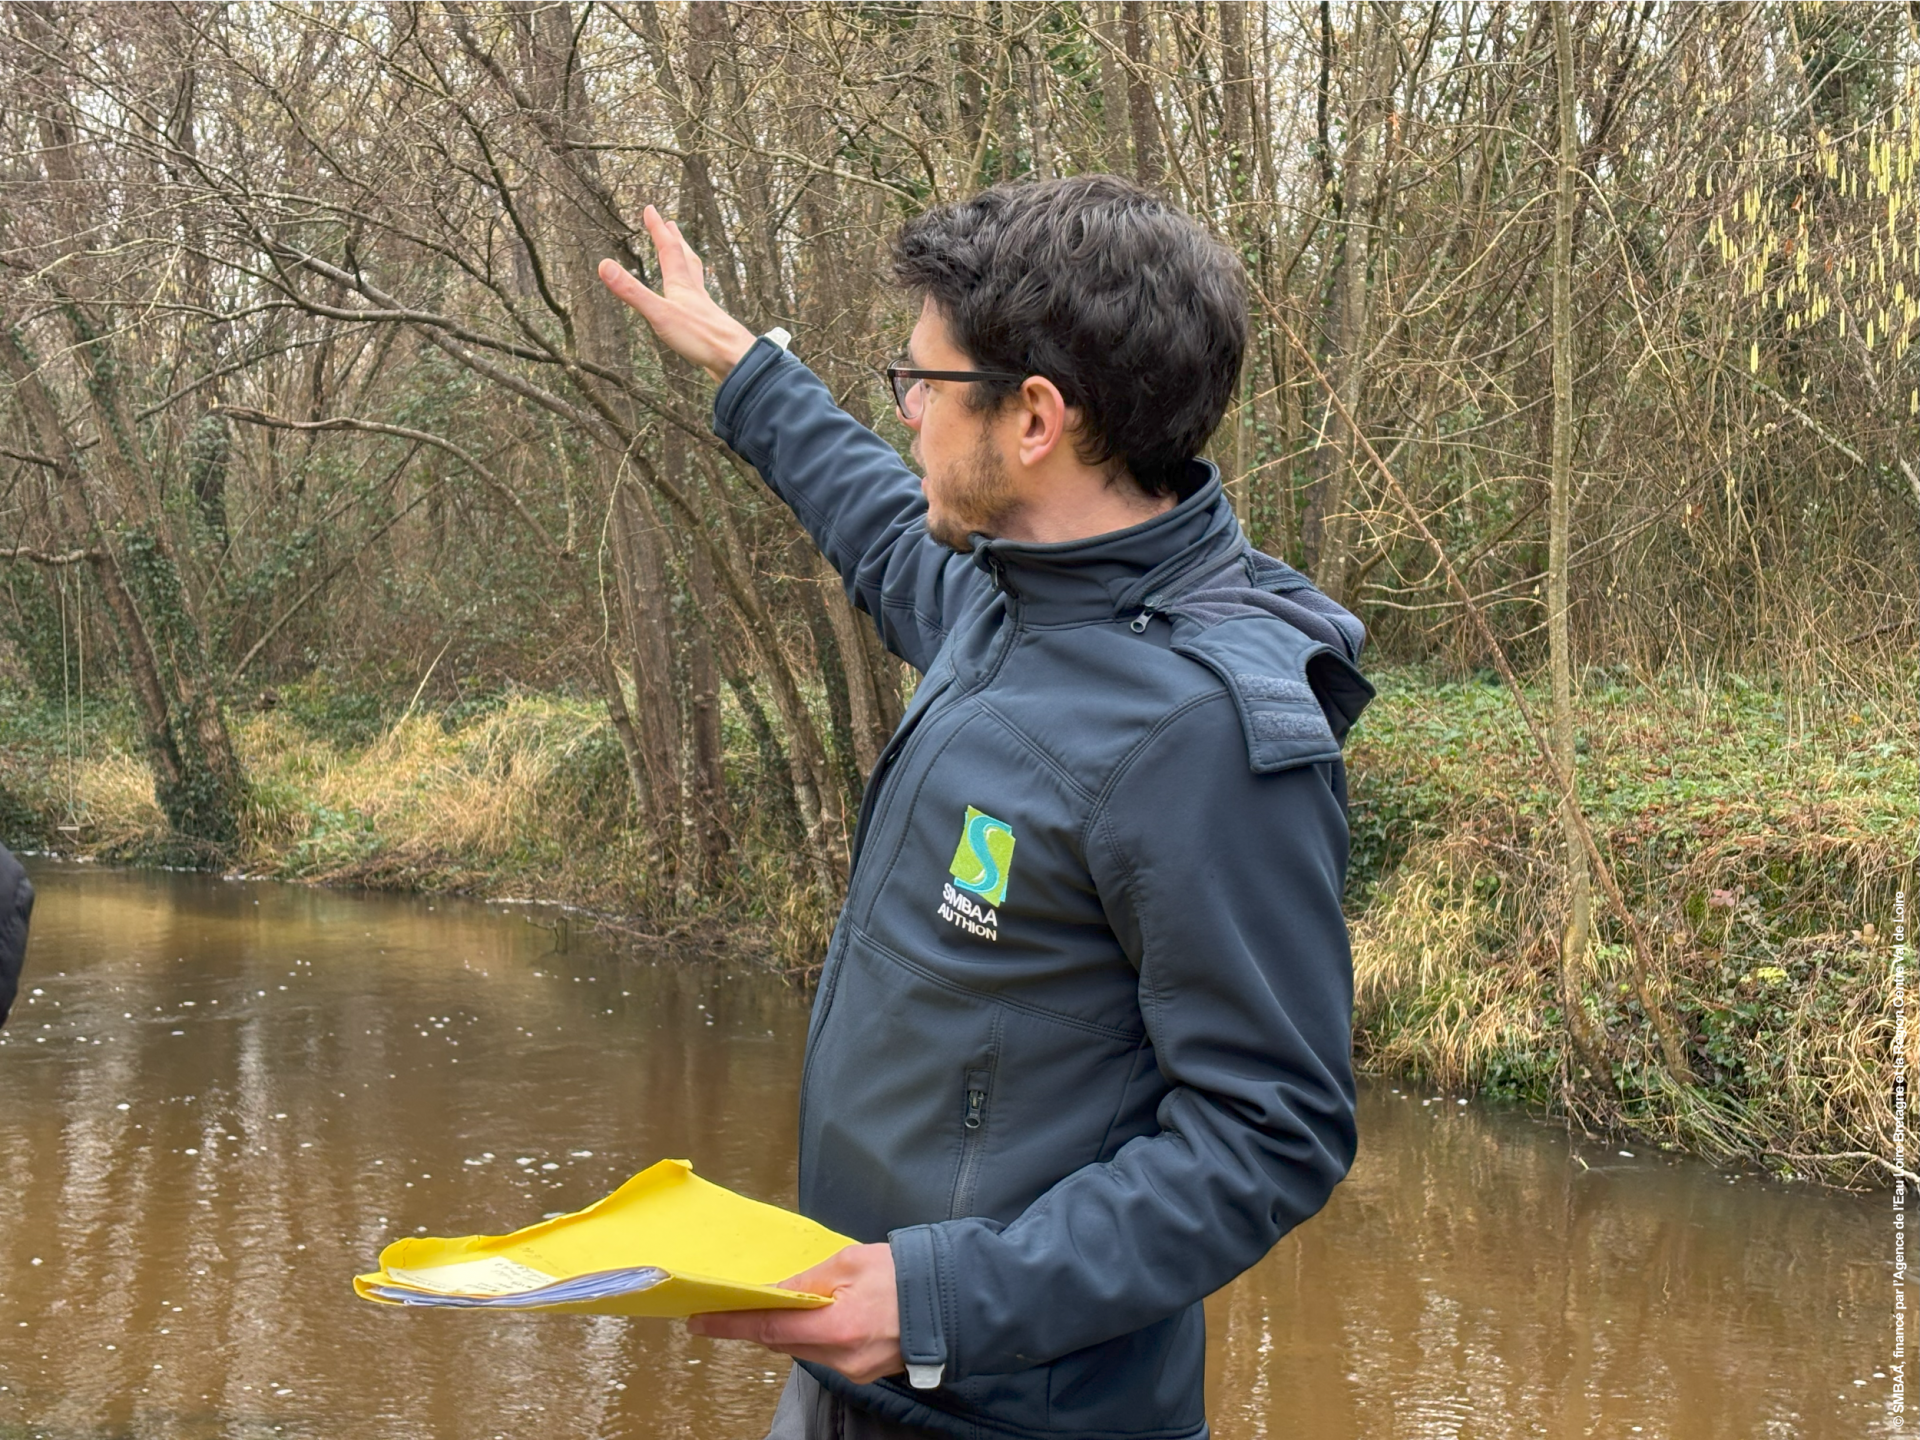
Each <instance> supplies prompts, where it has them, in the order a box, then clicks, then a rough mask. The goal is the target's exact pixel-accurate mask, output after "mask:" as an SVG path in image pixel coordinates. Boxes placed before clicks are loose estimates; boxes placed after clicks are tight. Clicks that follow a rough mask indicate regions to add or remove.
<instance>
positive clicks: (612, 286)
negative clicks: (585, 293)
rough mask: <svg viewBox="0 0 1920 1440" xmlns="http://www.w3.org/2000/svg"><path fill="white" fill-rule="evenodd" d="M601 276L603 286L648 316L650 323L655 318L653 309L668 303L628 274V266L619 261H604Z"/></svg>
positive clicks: (601, 265)
mask: <svg viewBox="0 0 1920 1440" xmlns="http://www.w3.org/2000/svg"><path fill="white" fill-rule="evenodd" d="M599 274H600V283H601V284H602V285H605V286H606V287H607V289H609V290H611V291H612V292H613V293H614V294H615V295H617V296H619V297H620V299H621V300H623V301H625V302H626V303H627V304H628V305H630V306H632V307H633V308H634V309H635V310H638V311H639V312H640V313H641V314H642V315H644V316H646V318H647V319H648V320H649V321H651V320H652V319H653V318H654V317H653V313H652V309H651V307H653V306H656V305H662V304H665V303H666V302H665V301H663V300H662V299H661V298H660V297H659V296H658V295H656V294H654V293H653V291H651V290H649V289H648V288H647V287H646V286H645V285H642V284H641V283H640V282H639V281H638V280H636V279H634V278H633V276H632V275H631V274H630V273H629V272H628V270H627V268H626V266H624V265H622V264H620V263H619V262H618V261H615V260H602V261H601V262H600V271H599Z"/></svg>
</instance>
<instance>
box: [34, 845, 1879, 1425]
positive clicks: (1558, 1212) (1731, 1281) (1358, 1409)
mask: <svg viewBox="0 0 1920 1440" xmlns="http://www.w3.org/2000/svg"><path fill="white" fill-rule="evenodd" d="M35 878H36V883H37V884H38V885H39V886H40V889H41V896H42V899H41V903H40V906H39V908H38V910H37V912H36V916H35V934H34V951H33V956H32V965H33V968H32V970H31V971H30V974H29V982H28V983H29V986H30V988H31V989H32V990H37V991H38V992H39V993H29V994H28V995H25V996H23V997H22V1003H21V1005H20V1006H19V1008H18V1009H17V1010H16V1012H15V1018H14V1020H13V1021H12V1022H11V1024H10V1025H9V1027H8V1029H7V1030H6V1032H4V1035H3V1036H0V1215H4V1219H0V1437H6V1440H12V1437H13V1436H14V1435H15V1434H16V1433H17V1434H20V1435H34V1436H47V1437H59V1440H67V1437H105V1436H116V1437H118V1436H127V1437H139V1440H149V1437H153V1440H159V1437H180V1440H186V1437H194V1440H200V1437H214V1436H220V1437H236V1440H237V1437H249V1440H251V1437H269V1436H273V1437H281V1436H285V1437H301V1436H316V1437H318V1436H329V1437H332V1436H354V1437H395V1440H399V1437H408V1440H412V1437H422V1436H431V1437H447V1440H455V1437H458V1440H467V1437H474V1436H480V1437H484V1436H489V1435H494V1436H501V1437H506V1436H515V1437H518V1436H535V1435H537V1436H541V1437H607V1440H613V1437H621V1440H628V1437H632V1440H642V1437H644V1440H654V1437H661V1440H664V1437H678V1436H688V1437H695V1436H697V1437H701V1440H724V1437H747V1440H754V1437H757V1436H759V1435H760V1434H761V1433H762V1429H763V1428H764V1424H765V1420H766V1417H767V1415H768V1414H769V1413H770V1411H771V1408H772V1404H773V1397H774V1393H775V1385H776V1381H777V1380H778V1379H779V1378H780V1373H779V1367H778V1366H776V1365H774V1364H770V1363H769V1362H768V1361H767V1360H766V1359H765V1358H763V1357H762V1356H761V1355H760V1354H759V1353H758V1352H755V1351H751V1350H748V1349H746V1348H745V1347H738V1346H731V1345H721V1344H715V1343H713V1342H709V1341H705V1340H698V1339H695V1338H692V1337H689V1336H687V1335H686V1334H685V1333H684V1332H683V1331H682V1330H681V1329H680V1328H679V1327H677V1326H669V1325H663V1324H660V1323H658V1322H644V1321H635V1322H626V1321H620V1320H608V1319H589V1318H581V1317H555V1316H513V1315H485V1314H475V1313H450V1312H438V1313H436V1312H428V1313H408V1314H404V1315H401V1314H395V1313H393V1312H390V1311H383V1310H379V1309H376V1308H374V1307H372V1306H369V1305H366V1304H364V1303H362V1302H360V1301H357V1300H355V1299H354V1298H353V1296H352V1293H351V1291H350V1290H349V1289H348V1286H347V1278H348V1276H350V1275H351V1274H352V1273H353V1272H354V1271H355V1270H357V1269H361V1268H365V1266H366V1265H367V1263H368V1262H369V1261H370V1260H371V1258H372V1257H373V1256H374V1255H375V1254H376V1253H377V1252H378V1250H379V1248H380V1247H381V1246H382V1245H383V1244H384V1243H386V1242H387V1241H388V1240H390V1239H393V1238H395V1237H397V1236H399V1235H403V1234H409V1233H415V1232H416V1231H420V1230H428V1229H430V1230H432V1231H434V1232H435V1233H455V1234H457V1233H463V1232H465V1231H468V1230H493V1229H499V1228H504V1227H510V1226H514V1225H519V1224H523V1223H526V1222H528V1221H531V1220H533V1219H535V1218H538V1217H539V1216H540V1215H542V1214H544V1213H549V1212H554V1211H559V1210H565V1209H572V1208H575V1207H577V1206H579V1205H582V1204H585V1203H587V1202H588V1201H591V1200H593V1199H597V1198H598V1197H599V1196H600V1195H602V1194H604V1193H606V1191H607V1190H609V1189H611V1188H612V1187H613V1186H614V1185H615V1184H617V1183H618V1182H619V1181H620V1180H622V1179H624V1178H625V1177H626V1176H627V1175H629V1174H631V1173H632V1172H633V1171H635V1170H637V1169H639V1168H640V1167H641V1166H643V1165H645V1164H647V1163H649V1162H651V1161H652V1160H654V1159H657V1158H659V1157H661V1156H667V1155H674V1156H687V1157H689V1158H691V1159H693V1160H694V1162H695V1164H696V1165H697V1166H698V1168H699V1169H700V1171H701V1172H702V1173H703V1174H705V1175H708V1176H710V1177H712V1178H714V1179H716V1180H719V1181H720V1182H722V1183H724V1184H727V1185H731V1186H734V1187H735V1188H737V1189H740V1190H742V1191H744V1192H746V1193H748V1194H752V1195H758V1196H762V1197H764V1198H768V1199H772V1200H775V1201H781V1202H790V1201H791V1198H792V1185H793V1153H792V1143H793V1128H794V1103H795V1096H794V1085H795V1082H796V1080H797V1077H798V1075H799V1067H800V1051H801V1046H802V1041H803V1037H804V1030H805V1023H806V1008H805V1002H804V1000H803V999H802V998H800V997H798V996H796V995H794V994H793V993H792V992H790V991H788V990H786V989H785V988H784V987H782V986H780V985H779V984H778V983H777V982H774V981H772V980H770V979H769V978H768V977H765V976H761V975H755V974H749V973H739V972H735V971H731V970H728V969H726V968H723V967H712V966H691V967H690V966H686V965H677V964H670V963H663V964H659V965H651V964H647V963H645V962H637V963H636V962H634V961H632V960H619V959H616V958H615V957H612V956H609V955H607V954H605V953H604V952H601V951H599V950H597V949H595V948H593V947H592V946H590V945H588V946H583V945H581V944H580V943H579V942H578V941H577V940H576V943H575V945H574V947H573V948H572V950H571V951H570V952H569V953H565V954H558V953H554V951H553V938H554V937H553V936H552V934H551V933H549V932H548V931H545V930H542V929H538V928H536V927H534V926H532V925H529V924H528V923H526V920H525V918H524V917H523V916H521V915H519V914H516V913H512V912H506V913H502V912H500V911H498V910H489V909H486V908H483V907H479V906H473V905H462V904H448V903H444V902H442V903H429V902H424V901H413V900H388V899H370V898H360V897H351V896H344V895H339V894H330V893H326V892H316V891H307V890H301V889H295V888H282V887H276V886H271V885H252V884H229V883H223V882H220V881H217V880H210V879H206V878H204V877H194V876H152V875H127V874H116V873H111V872H100V871H96V870H92V869H89V868H86V867H48V866H43V867H41V868H40V869H39V870H38V871H37V872H36V877H35ZM1430 1099H1431V1097H1429V1096H1426V1095H1420V1096H1400V1095H1396V1094H1394V1093H1393V1092H1392V1090H1391V1088H1390V1087H1384V1086H1377V1087H1373V1088H1371V1089H1370V1090H1369V1091H1368V1093H1367V1096H1366V1102H1365V1103H1366V1110H1365V1113H1364V1115H1363V1130H1362V1134H1363V1154H1362V1159H1361V1163H1360V1164H1359V1166H1358V1167H1356V1170H1355V1173H1354V1175H1353V1177H1352V1178H1351V1179H1350V1180H1349V1181H1348V1183H1347V1184H1346V1185H1345V1186H1343V1187H1342V1188H1341V1190H1340V1191H1339V1192H1338V1195H1337V1197H1336V1199H1335V1202H1334V1204H1333V1206H1332V1207H1331V1208H1330V1210H1329V1212H1328V1214H1327V1215H1326V1216H1324V1217H1322V1218H1321V1219H1320V1220H1318V1221H1316V1222H1315V1223H1314V1224H1312V1225H1310V1226H1309V1227H1307V1229H1306V1230H1305V1231H1303V1232H1302V1233H1301V1234H1299V1235H1297V1236H1294V1237H1290V1238H1289V1239H1288V1240H1286V1241H1284V1242H1283V1243H1282V1245H1281V1246H1280V1248H1279V1249H1277V1250H1276V1251H1275V1252H1274V1254H1273V1255H1272V1256H1270V1257H1269V1258H1268V1259H1267V1260H1266V1261H1265V1262H1264V1263H1263V1264H1262V1265H1261V1266H1260V1267H1259V1268H1258V1269H1256V1270H1255V1271H1254V1272H1253V1273H1252V1274H1250V1275H1248V1276H1247V1277H1245V1278H1244V1279H1243V1280H1241V1281H1240V1282H1239V1283H1237V1284H1235V1285H1234V1286H1232V1287H1230V1288H1229V1289H1228V1290H1227V1291H1225V1292H1223V1293H1222V1294H1221V1295H1219V1296H1216V1297H1215V1299H1214V1301H1213V1302H1212V1304H1211V1320H1212V1325H1213V1333H1214V1345H1213V1364H1212V1373H1211V1376H1210V1383H1209V1394H1210V1397H1211V1399H1210V1408H1211V1411H1212V1415H1213V1422H1214V1428H1215V1432H1216V1434H1217V1435H1218V1436H1219V1437H1220V1440H1242V1437H1256V1436H1259V1437H1265V1436H1274V1437H1280V1436H1292V1435H1302V1436H1314V1437H1322V1436H1325V1437H1335V1440H1340V1437H1360V1436H1367V1437H1376V1436H1384V1437H1439V1436H1513V1435H1548V1436H1560V1435H1565V1436H1576V1435H1588V1434H1605V1435H1615V1434H1618V1435H1629V1434H1633V1433H1640V1434H1643V1435H1647V1436H1656V1435H1669V1436H1675V1437H1685V1440H1693V1437H1720V1436H1725V1437H1729V1440H1731V1437H1743V1440H1744V1437H1748V1436H1757V1435H1776V1434H1777V1435H1793V1436H1816V1437H1817V1436H1835V1437H1838V1436H1857V1435H1863V1434H1874V1433H1888V1434H1890V1433H1893V1431H1892V1430H1891V1429H1890V1428H1883V1429H1881V1430H1876V1429H1875V1425H1876V1423H1877V1422H1878V1421H1879V1419H1880V1412H1879V1411H1878V1410H1877V1408H1876V1403H1875V1402H1877V1401H1878V1400H1879V1399H1881V1398H1883V1396H1884V1393H1885V1392H1884V1390H1883V1388H1882V1387H1883V1386H1884V1384H1885V1382H1884V1381H1880V1380H1870V1376H1871V1372H1872V1370H1873V1368H1875V1366H1874V1362H1875V1361H1876V1360H1878V1359H1882V1358H1884V1352H1885V1350H1886V1348H1887V1338H1886V1333H1885V1332H1886V1330H1887V1326H1886V1323H1885V1321H1886V1316H1885V1311H1886V1305H1887V1295H1888V1278H1887V1272H1886V1267H1885V1264H1884V1258H1883V1253H1882V1252H1883V1250H1884V1248H1885V1247H1884V1246H1883V1245H1882V1243H1881V1241H1882V1233H1881V1232H1882V1228H1883V1226H1882V1220H1883V1216H1882V1214H1881V1210H1880V1208H1879V1207H1878V1206H1869V1205H1868V1204H1867V1203H1865V1202H1855V1201H1851V1200H1849V1199H1846V1198H1844V1197H1843V1198H1839V1199H1835V1198H1832V1197H1821V1196H1810V1195H1804V1194H1792V1193H1781V1192H1778V1191H1775V1190H1771V1189H1766V1188H1763V1187H1760V1186H1756V1185H1754V1184H1753V1183H1752V1182H1747V1181H1743V1182H1740V1183H1739V1184H1735V1185H1729V1184H1727V1183H1726V1182H1725V1180H1724V1179H1723V1178H1721V1177H1717V1176H1714V1175H1712V1174H1711V1173H1710V1172H1707V1171H1706V1170H1704V1169H1703V1168H1702V1167H1699V1166H1694V1165H1686V1164H1678V1165H1676V1164H1669V1163H1666V1162H1664V1161H1661V1160H1653V1159H1649V1158H1647V1157H1635V1158H1633V1159H1622V1158H1620V1157H1618V1156H1614V1155H1613V1154H1612V1153H1611V1151H1609V1150H1605V1149H1596V1148H1592V1147H1576V1148H1577V1149H1578V1154H1579V1159H1575V1158H1573V1157H1572V1155H1571V1154H1570V1147H1569V1145H1568V1144H1567V1142H1566V1141H1565V1140H1564V1139H1563V1138H1561V1137H1560V1136H1559V1135H1557V1133H1555V1132H1553V1131H1551V1130H1547V1129H1544V1128H1541V1127H1537V1126H1533V1125H1530V1124H1528V1123H1527V1122H1525V1121H1524V1120H1521V1119H1518V1118H1515V1117H1510V1116H1502V1115H1499V1114H1490V1113H1486V1112H1484V1111H1482V1109H1481V1108H1480V1107H1466V1108H1462V1107H1458V1106H1455V1105H1453V1104H1451V1103H1450V1102H1448V1103H1445V1104H1440V1105H1436V1104H1432V1103H1426V1104H1423V1103H1422V1102H1423V1101H1430ZM1856 1379H1869V1380H1870V1383H1869V1384H1867V1385H1865V1386H1856V1385H1854V1384H1853V1383H1852V1382H1853V1381H1854V1380H1856ZM1634 1426H1639V1427H1641V1428H1640V1430H1639V1431H1638V1432H1635V1431H1634V1430H1633V1428H1632V1427H1634Z"/></svg>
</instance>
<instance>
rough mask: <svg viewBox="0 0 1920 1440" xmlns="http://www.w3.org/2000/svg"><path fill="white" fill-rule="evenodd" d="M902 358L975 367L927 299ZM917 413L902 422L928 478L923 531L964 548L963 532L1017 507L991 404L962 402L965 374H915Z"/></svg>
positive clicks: (990, 529) (996, 522)
mask: <svg viewBox="0 0 1920 1440" xmlns="http://www.w3.org/2000/svg"><path fill="white" fill-rule="evenodd" d="M907 357H908V358H907V363H908V364H909V365H912V366H913V367H914V368H915V369H919V370H974V369H978V368H979V367H978V366H977V365H975V363H974V362H973V360H972V359H971V357H969V356H968V355H966V354H965V353H963V352H962V351H961V350H960V349H959V347H957V346H956V345H955V344H954V343H953V340H952V338H951V337H950V336H949V335H948V333H947V322H946V320H945V319H944V318H943V317H942V316H941V314H940V312H939V311H938V310H936V309H935V308H934V305H933V302H932V301H931V300H929V301H927V302H926V303H925V304H924V305H923V306H922V307H921V309H920V319H919V321H918V322H917V323H916V324H915V325H914V327H913V336H912V338H911V339H910V340H909V341H908V342H907ZM919 386H920V393H919V395H918V397H917V398H918V400H919V402H920V413H919V414H918V416H916V417H915V418H914V419H912V420H908V421H907V422H906V425H907V428H908V429H909V430H911V431H913V446H912V454H913V458H914V459H915V460H917V461H919V462H920V469H921V471H922V472H923V473H924V474H925V476H926V478H925V479H924V480H922V481H921V482H920V488H921V489H922V490H923V491H924V492H925V493H926V497H927V533H928V534H929V535H931V536H933V538H934V539H936V540H938V541H939V542H940V543H941V544H943V545H948V546H951V547H952V548H953V549H955V550H959V551H961V552H963V553H964V552H965V551H967V550H969V549H971V548H972V545H971V542H970V541H969V538H968V537H969V536H972V535H975V534H980V535H988V536H993V535H1000V534H1003V533H1005V531H1006V528H1007V524H1008V522H1009V521H1010V520H1011V519H1012V518H1013V517H1014V516H1015V515H1017V514H1018V513H1019V511H1020V509H1021V505H1022V499H1021V496H1020V493H1019V491H1018V489H1017V488H1016V486H1015V483H1014V479H1013V475H1012V472H1011V470H1010V468H1009V467H1008V465H1007V463H1006V459H1005V457H1004V456H1003V455H1002V453H1001V449H1000V444H1001V441H1000V438H999V436H998V435H997V434H996V431H995V426H994V419H995V412H993V411H978V410H973V409H970V408H968V405H967V390H968V384H967V382H966V381H964V380H922V381H920V382H919Z"/></svg>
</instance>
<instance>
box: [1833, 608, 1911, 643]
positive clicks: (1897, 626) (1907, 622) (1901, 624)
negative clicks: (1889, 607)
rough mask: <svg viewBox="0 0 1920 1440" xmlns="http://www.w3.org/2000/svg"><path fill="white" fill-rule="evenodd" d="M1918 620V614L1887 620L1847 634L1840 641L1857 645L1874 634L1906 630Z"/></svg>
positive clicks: (1888, 633) (1871, 637)
mask: <svg viewBox="0 0 1920 1440" xmlns="http://www.w3.org/2000/svg"><path fill="white" fill-rule="evenodd" d="M1916 621H1920V616H1915V615H1909V616H1907V617H1906V618H1905V619H1904V620H1889V621H1888V622H1887V623H1886V624H1884V625H1876V626H1874V627H1873V628H1872V629H1871V630H1862V631H1861V632H1860V633H1859V634H1858V635H1849V636H1847V638H1846V639H1844V640H1842V641H1841V642H1840V643H1841V644H1842V645H1858V644H1859V643H1860V642H1861V641H1862V640H1871V639H1873V637H1874V636H1876V635H1891V634H1893V633H1894V632H1895V631H1897V630H1906V629H1908V628H1910V627H1911V626H1913V625H1914V624H1915V623H1916Z"/></svg>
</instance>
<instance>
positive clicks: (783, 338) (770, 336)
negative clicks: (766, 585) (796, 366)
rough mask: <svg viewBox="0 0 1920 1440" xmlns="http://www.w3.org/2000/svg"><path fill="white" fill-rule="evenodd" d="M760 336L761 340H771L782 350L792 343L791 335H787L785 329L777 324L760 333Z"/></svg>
mask: <svg viewBox="0 0 1920 1440" xmlns="http://www.w3.org/2000/svg"><path fill="white" fill-rule="evenodd" d="M760 338H761V339H762V340H771V341H772V342H773V343H774V344H776V345H778V346H779V347H780V348H781V349H782V350H785V349H786V348H787V347H788V346H789V345H790V344H792V343H793V336H791V335H789V334H788V333H787V332H786V330H785V329H784V328H782V327H781V326H779V325H776V326H774V327H773V328H772V329H771V330H769V331H767V333H766V334H764V335H762V336H761V337H760Z"/></svg>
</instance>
